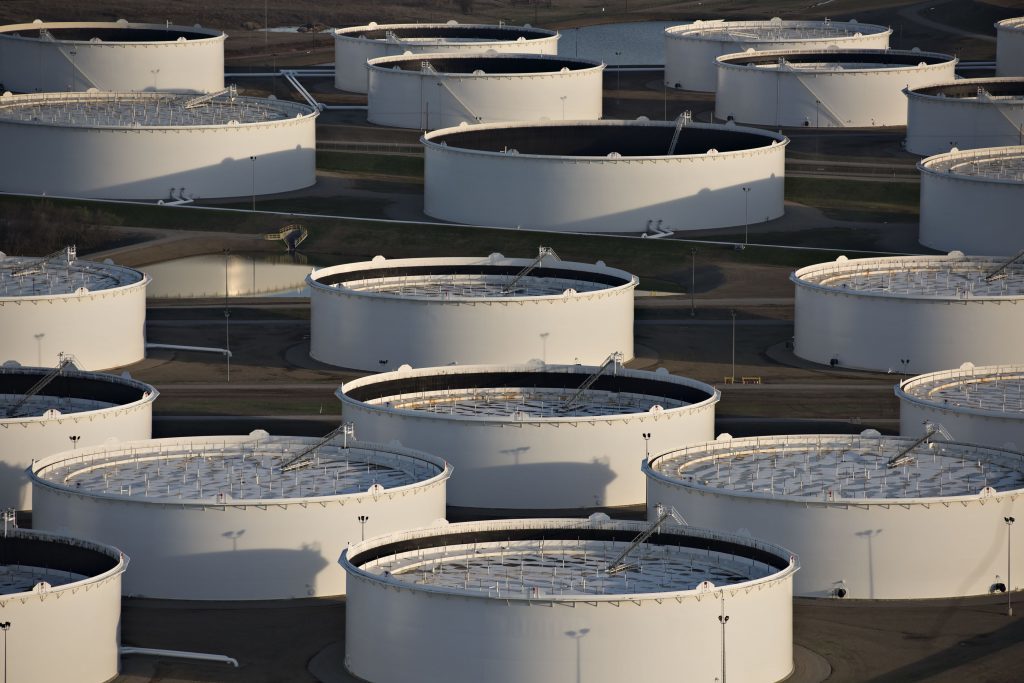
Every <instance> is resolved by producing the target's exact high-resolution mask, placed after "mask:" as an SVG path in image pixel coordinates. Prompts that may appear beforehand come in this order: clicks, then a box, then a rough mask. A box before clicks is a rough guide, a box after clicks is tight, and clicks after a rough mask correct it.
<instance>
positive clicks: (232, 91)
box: [181, 83, 238, 109]
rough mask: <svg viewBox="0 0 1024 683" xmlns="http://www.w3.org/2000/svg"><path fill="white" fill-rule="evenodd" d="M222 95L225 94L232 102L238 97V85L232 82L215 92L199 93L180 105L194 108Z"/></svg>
mask: <svg viewBox="0 0 1024 683" xmlns="http://www.w3.org/2000/svg"><path fill="white" fill-rule="evenodd" d="M224 95H227V96H228V98H229V99H230V100H231V101H232V102H234V101H235V98H236V97H238V86H236V85H235V84H234V83H232V84H231V85H229V86H228V87H226V88H224V89H222V90H217V91H216V92H210V93H206V94H205V95H199V96H198V97H193V98H191V99H188V100H185V104H183V105H181V106H182V107H183V108H185V109H195V108H196V107H202V106H203V105H205V104H209V103H210V102H212V101H213V100H215V99H217V98H218V97H222V96H224Z"/></svg>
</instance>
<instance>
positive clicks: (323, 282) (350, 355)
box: [306, 248, 638, 372]
mask: <svg viewBox="0 0 1024 683" xmlns="http://www.w3.org/2000/svg"><path fill="white" fill-rule="evenodd" d="M306 281H307V282H308V284H309V288H310V307H311V308H310V355H311V356H312V357H313V358H315V359H316V360H318V361H320V362H322V363H329V364H330V365H336V366H338V367H343V368H353V369H357V370H365V371H368V372H378V371H381V370H392V369H394V368H397V367H399V366H401V365H403V364H408V365H412V366H413V367H426V366H434V365H451V364H460V365H473V364H477V363H525V362H527V361H529V360H532V359H534V358H536V359H539V360H541V361H543V362H545V363H584V364H588V365H594V364H600V363H601V362H602V361H603V360H604V359H605V358H606V357H607V356H608V352H609V350H610V349H618V350H621V351H622V354H623V356H624V360H627V361H628V360H630V359H632V358H633V292H634V290H635V289H636V286H637V282H638V279H637V277H636V276H635V275H632V274H630V273H627V272H625V271H622V270H617V269H615V268H609V267H607V266H605V265H604V263H603V262H598V263H597V264H595V265H590V264H585V263H575V262H572V261H562V260H560V259H559V258H558V255H557V254H555V253H554V252H553V251H552V250H550V249H547V248H542V249H541V252H540V254H539V256H538V257H537V258H536V259H523V258H518V259H513V258H505V257H504V256H502V255H501V254H491V255H490V256H488V257H486V258H479V257H469V258H465V257H458V258H418V259H392V260H387V259H385V258H384V257H383V256H377V257H376V258H374V259H373V260H372V261H364V262H362V263H349V264H345V265H341V266H331V267H328V268H321V269H319V270H314V271H313V272H312V273H311V274H310V275H309V277H308V278H307V280H306Z"/></svg>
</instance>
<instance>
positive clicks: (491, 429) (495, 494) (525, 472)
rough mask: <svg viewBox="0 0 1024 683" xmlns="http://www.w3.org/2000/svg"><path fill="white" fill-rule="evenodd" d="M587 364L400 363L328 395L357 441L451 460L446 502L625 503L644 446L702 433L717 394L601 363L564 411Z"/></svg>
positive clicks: (639, 488)
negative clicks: (407, 447)
mask: <svg viewBox="0 0 1024 683" xmlns="http://www.w3.org/2000/svg"><path fill="white" fill-rule="evenodd" d="M595 370H596V368H595V367H593V366H586V365H570V366H567V365H548V366H544V365H540V364H535V365H516V366H501V365H475V366H447V367H440V368H424V369H420V370H411V369H408V368H406V369H399V370H398V371H395V372H388V373H383V374H379V375H374V376H370V377H364V378H361V379H357V380H354V381H351V382H346V383H345V384H343V385H342V386H341V388H339V389H338V390H337V391H336V392H335V394H336V395H337V397H338V398H339V399H340V400H341V402H342V414H343V415H344V419H346V420H350V421H352V422H354V423H355V424H356V433H357V434H360V436H361V437H363V438H368V439H373V440H376V441H384V442H388V441H391V440H397V441H399V442H400V443H403V444H415V445H416V447H417V448H422V449H424V450H426V451H428V452H431V453H437V454H439V455H441V456H443V457H444V458H445V459H446V460H448V462H450V463H452V466H453V467H454V468H455V472H456V474H455V476H454V477H453V478H452V481H451V482H450V483H449V486H448V502H449V504H450V505H458V506H463V507H486V508H508V509H556V508H562V509H568V508H583V507H594V506H603V505H607V506H617V505H635V504H637V503H640V502H642V501H643V496H644V491H643V487H644V481H643V476H642V475H641V474H640V461H641V460H642V459H643V456H644V452H645V447H647V446H648V445H649V447H650V448H654V449H657V448H667V447H670V446H674V445H676V444H682V443H694V442H697V441H703V440H706V439H709V438H711V437H712V436H713V435H714V419H715V404H716V403H717V402H718V400H719V398H720V394H719V392H718V391H717V390H716V389H714V388H713V387H711V386H708V385H706V384H704V383H702V382H697V381H695V380H692V379H688V378H684V377H678V376H675V375H670V374H669V373H668V372H666V371H664V370H659V371H658V372H645V371H640V370H629V369H624V368H618V369H617V370H616V371H615V375H614V377H612V370H611V368H609V369H608V370H606V371H605V374H604V375H602V378H601V379H600V380H599V381H598V383H597V384H595V385H594V386H593V387H592V388H591V389H589V390H587V391H586V392H585V393H584V394H583V395H582V397H581V398H580V399H579V401H577V403H576V404H574V406H573V407H572V409H563V406H564V405H565V402H566V400H567V399H568V398H569V397H570V396H571V395H572V394H573V393H574V392H575V390H576V388H577V387H579V386H580V385H581V384H582V383H583V382H584V380H586V379H587V378H588V377H589V376H590V375H591V373H593V372H594V371H595ZM559 386H561V387H565V388H558V387H559ZM537 387H552V388H548V389H543V388H537ZM645 433H647V434H650V435H651V436H650V438H649V440H648V441H645V439H644V438H643V434H645Z"/></svg>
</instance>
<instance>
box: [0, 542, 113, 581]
mask: <svg viewBox="0 0 1024 683" xmlns="http://www.w3.org/2000/svg"><path fill="white" fill-rule="evenodd" d="M119 561H120V559H119V558H118V557H117V556H115V555H114V554H113V551H109V552H103V551H101V550H99V549H97V548H92V547H89V546H87V545H85V544H83V543H80V542H78V541H75V540H73V539H63V538H47V537H46V536H42V535H38V536H37V535H34V534H32V533H31V532H23V531H15V532H13V533H10V534H7V535H6V536H5V537H4V538H2V539H0V566H4V567H7V566H12V565H17V566H21V567H40V568H46V569H48V570H51V571H52V570H60V571H67V572H73V573H75V574H81V575H83V576H99V575H100V574H102V573H103V572H107V571H110V570H111V569H113V568H114V567H116V566H117V564H118V562H119Z"/></svg>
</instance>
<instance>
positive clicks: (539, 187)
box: [424, 122, 789, 233]
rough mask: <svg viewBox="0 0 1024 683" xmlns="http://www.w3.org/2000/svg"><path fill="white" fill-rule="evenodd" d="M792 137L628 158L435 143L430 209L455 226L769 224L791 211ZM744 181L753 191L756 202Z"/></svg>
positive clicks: (585, 228) (598, 228) (612, 228)
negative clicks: (787, 186) (786, 200)
mask: <svg viewBox="0 0 1024 683" xmlns="http://www.w3.org/2000/svg"><path fill="white" fill-rule="evenodd" d="M575 123H577V124H583V123H585V122H575ZM655 125H668V126H672V125H673V124H672V123H671V122H668V123H666V124H661V123H658V124H655ZM690 125H691V126H694V127H700V126H706V125H707V124H696V123H694V124H690ZM684 135H685V132H684ZM766 142H767V139H766ZM788 143H789V140H788V139H784V140H783V141H781V142H779V143H777V144H774V145H772V146H770V147H761V148H757V149H753V150H745V151H737V152H725V153H721V154H713V155H712V154H704V155H689V156H675V157H632V158H630V157H624V158H619V159H609V158H606V157H587V158H584V157H556V156H550V157H543V156H533V155H528V154H518V155H512V154H503V153H501V152H479V151H467V150H460V149H458V148H455V147H453V146H451V145H449V146H441V145H438V144H426V146H425V147H426V162H425V163H426V166H425V177H424V212H425V213H426V214H427V215H429V216H432V217H434V218H438V219H441V220H446V221H453V222H455V223H467V224H473V225H485V226H499V227H510V228H516V227H521V228H523V229H524V230H550V231H556V232H633V233H636V232H645V231H647V230H648V228H649V226H651V225H653V224H656V223H658V222H661V227H662V228H663V229H666V228H667V229H669V230H703V229H711V228H723V227H730V226H736V225H743V224H744V222H745V221H746V220H749V222H750V223H751V224H756V223H762V222H765V221H769V220H772V219H775V218H778V217H780V216H782V214H783V212H784V207H783V189H784V188H783V185H784V182H785V163H786V158H785V157H786V145H787V144H788ZM743 187H749V188H750V192H749V193H746V194H747V195H748V196H747V197H746V207H745V206H744V192H743V190H742V188H743ZM523 197H529V198H530V201H528V202H527V201H523V200H522V198H523Z"/></svg>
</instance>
